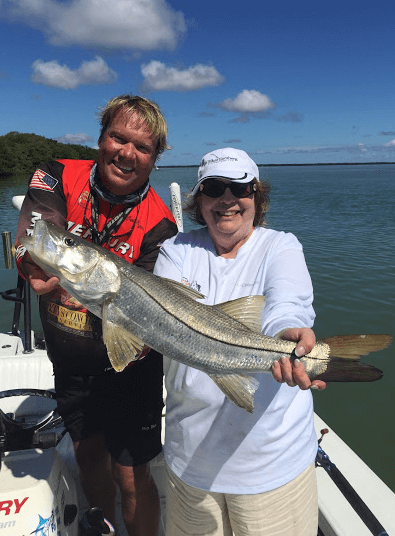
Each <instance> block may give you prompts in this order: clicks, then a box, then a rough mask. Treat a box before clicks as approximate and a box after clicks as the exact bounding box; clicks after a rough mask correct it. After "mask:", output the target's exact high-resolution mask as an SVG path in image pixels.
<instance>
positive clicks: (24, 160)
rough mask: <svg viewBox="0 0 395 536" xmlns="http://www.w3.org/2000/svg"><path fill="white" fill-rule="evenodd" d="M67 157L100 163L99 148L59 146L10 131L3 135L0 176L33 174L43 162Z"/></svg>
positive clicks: (0, 146) (47, 140) (0, 149)
mask: <svg viewBox="0 0 395 536" xmlns="http://www.w3.org/2000/svg"><path fill="white" fill-rule="evenodd" d="M64 158H73V159H80V160H96V158H97V149H92V148H91V147H86V146H84V145H74V144H65V143H59V142H57V141H56V140H51V139H48V138H45V137H44V136H38V135H37V134H22V133H20V132H9V133H8V134H6V135H5V136H0V176H1V175H3V176H5V175H16V174H19V173H33V171H34V170H35V168H36V167H37V166H38V165H39V164H40V163H42V162H47V161H49V160H59V159H64Z"/></svg>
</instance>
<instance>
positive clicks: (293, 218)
mask: <svg viewBox="0 0 395 536" xmlns="http://www.w3.org/2000/svg"><path fill="white" fill-rule="evenodd" d="M196 173H197V168H168V169H166V168H163V169H159V171H155V172H153V173H152V175H151V182H152V184H153V186H154V188H155V189H156V190H157V192H158V193H159V194H160V195H161V196H162V198H163V199H164V200H165V202H166V203H167V204H168V205H170V195H169V185H170V183H171V182H178V183H179V184H180V186H181V191H182V192H188V189H189V188H191V187H192V186H193V185H194V182H195V180H196ZM260 173H261V178H266V179H267V180H268V181H269V182H270V183H271V185H272V193H271V208H270V211H269V214H268V221H269V225H270V226H271V227H272V228H274V229H278V230H284V231H291V232H293V233H294V234H295V235H296V236H297V237H298V238H299V240H300V241H301V242H302V244H303V247H304V251H305V255H306V260H307V264H308V266H309V270H310V273H311V276H312V279H313V283H314V290H315V301H314V306H315V310H316V312H317V319H316V323H315V328H314V329H315V332H316V334H317V336H318V337H324V336H331V335H336V334H351V333H361V334H362V333H387V334H389V335H392V336H393V337H395V247H394V244H395V216H394V209H393V203H394V200H395V165H352V166H342V165H336V166H301V167H299V166H296V167H292V166H289V167H288V166H287V167H261V168H260ZM26 179H27V177H13V178H11V179H4V178H3V179H0V227H1V229H0V230H1V231H12V233H13V237H14V236H15V229H16V223H17V218H18V214H17V211H16V210H15V209H14V208H13V207H12V205H11V198H12V196H13V195H21V194H24V193H25V189H26V186H25V184H26ZM192 227H193V224H192V223H191V222H190V221H189V220H188V219H187V218H185V219H184V229H185V230H189V229H191V228H192ZM2 256H3V255H2V250H1V255H0V275H1V287H2V290H6V289H8V288H12V287H13V286H15V282H16V270H15V269H14V270H6V269H5V268H3V266H4V261H3V258H2ZM33 302H34V307H35V309H36V305H35V300H34V298H33ZM11 311H12V307H11V305H10V304H9V303H7V302H4V301H3V300H1V301H0V327H1V330H2V331H4V330H9V329H10V324H11V320H10V318H11V314H12V313H11ZM33 318H34V328H35V329H36V330H37V329H39V328H40V325H39V320H38V318H37V315H36V314H33ZM394 353H395V343H394V344H393V345H392V347H390V348H388V349H387V350H384V351H382V352H380V353H379V354H376V355H375V354H373V355H371V356H368V357H367V358H365V361H366V362H367V363H370V364H372V365H374V366H377V367H378V368H380V369H381V370H383V371H384V377H383V379H382V380H380V381H379V382H375V383H371V384H368V383H367V384H362V383H361V384H350V383H349V384H331V385H329V386H328V387H327V389H326V390H325V391H324V392H318V393H317V392H316V393H314V403H315V409H316V412H317V413H318V414H319V415H320V416H321V417H322V418H323V419H324V420H325V421H326V422H327V423H328V425H329V426H331V427H332V428H334V430H335V431H336V433H337V434H338V435H340V437H342V438H343V439H344V440H345V441H346V443H347V444H348V445H349V446H350V447H351V448H352V449H353V450H354V451H355V452H357V454H358V455H359V456H360V457H361V458H362V459H363V460H364V461H365V462H366V463H367V464H368V465H369V466H370V467H371V468H372V469H373V470H374V471H375V472H376V473H377V474H378V475H379V476H380V478H382V479H383V480H384V482H386V484H387V485H388V486H390V487H391V488H392V489H393V490H394V491H395V461H394V454H393V450H394V445H395V419H394V409H395V389H394V386H393V382H394V380H395V359H394V358H395V356H394ZM323 447H324V449H325V440H324V442H323ZM333 461H334V462H335V463H336V460H333Z"/></svg>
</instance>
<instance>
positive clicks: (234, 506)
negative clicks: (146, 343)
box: [154, 148, 325, 536]
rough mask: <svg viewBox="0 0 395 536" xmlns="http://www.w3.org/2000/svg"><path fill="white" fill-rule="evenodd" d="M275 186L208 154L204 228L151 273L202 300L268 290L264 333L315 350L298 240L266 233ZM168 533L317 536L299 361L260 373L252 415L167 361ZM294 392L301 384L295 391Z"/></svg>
mask: <svg viewBox="0 0 395 536" xmlns="http://www.w3.org/2000/svg"><path fill="white" fill-rule="evenodd" d="M268 193H269V187H268V185H267V184H264V183H261V182H259V171H258V167H257V165H256V164H255V163H254V162H253V160H252V159H251V158H250V157H249V156H248V155H247V153H245V152H244V151H240V150H237V149H232V148H225V149H220V150H216V151H213V152H212V153H209V154H207V155H205V156H204V157H203V160H202V162H201V165H200V167H199V171H198V180H197V184H196V186H195V187H194V189H193V191H192V199H191V201H190V203H189V205H188V207H187V212H188V213H189V215H190V216H191V218H192V219H193V220H194V221H195V222H197V223H199V224H202V225H204V227H203V228H202V229H199V230H196V231H191V232H190V233H187V234H182V233H179V234H178V235H177V236H176V237H173V238H171V239H169V240H167V241H166V242H165V243H164V244H163V246H162V248H161V250H160V254H159V257H158V260H157V263H156V266H155V270H154V273H156V274H158V275H160V276H162V277H168V278H171V279H174V280H176V281H180V282H183V283H184V284H186V285H189V286H191V287H192V288H194V289H196V290H198V291H199V292H201V293H202V294H203V295H204V296H205V299H204V303H206V304H208V305H213V304H216V303H220V302H224V301H227V300H233V299H236V298H240V297H242V296H247V295H253V294H264V295H265V296H266V304H265V309H264V314H263V318H262V331H263V333H264V334H266V335H269V336H277V337H282V338H286V339H288V340H293V341H296V342H297V346H296V353H297V355H298V356H299V357H301V356H302V355H304V354H305V353H308V352H309V351H310V350H311V349H312V347H313V346H314V344H315V336H314V332H313V331H312V330H311V329H310V327H311V326H312V325H313V320H314V317H315V314H314V311H313V308H312V301H313V289H312V284H311V279H310V276H309V273H308V270H307V267H306V264H305V260H304V256H303V251H302V247H301V245H300V243H299V242H298V241H297V239H296V238H295V237H294V236H293V235H292V234H286V233H282V232H277V231H273V230H270V229H266V228H264V227H262V224H264V220H265V214H266V211H267V209H268V207H269V197H268ZM165 374H166V388H167V411H166V443H165V457H166V461H167V465H168V493H167V532H166V534H167V535H168V536H181V535H185V536H191V535H192V534H193V535H197V534H201V535H226V536H228V535H231V534H232V531H233V533H234V534H235V535H236V536H239V535H240V536H241V535H247V534H248V535H249V536H250V535H259V536H263V535H270V536H272V535H274V534H276V535H279V536H291V535H293V536H313V535H314V536H315V535H316V534H317V524H318V523H317V517H318V507H317V491H316V482H315V472H314V459H315V454H316V451H317V438H316V434H315V431H314V425H313V403H312V396H311V393H310V391H309V388H318V389H323V388H324V387H325V383H324V382H322V381H314V382H310V380H309V378H308V377H307V375H306V373H305V372H304V367H303V365H302V363H301V362H300V361H299V360H296V361H295V362H294V363H293V364H291V363H290V361H289V360H288V359H284V360H283V361H282V362H280V363H275V364H274V365H273V369H272V376H271V375H269V374H257V375H256V377H257V379H258V380H259V388H258V390H257V392H256V394H255V408H254V412H253V413H252V414H248V413H247V412H246V411H245V410H243V409H241V408H239V407H237V406H236V405H235V404H233V402H231V401H230V400H229V399H228V398H227V397H225V395H224V394H223V393H222V391H220V390H219V389H218V387H217V386H216V385H215V384H214V382H213V381H212V380H211V379H210V378H209V377H208V376H207V375H206V374H205V373H203V372H201V371H198V370H196V369H193V368H190V367H188V366H186V365H183V364H180V363H178V362H175V361H172V360H170V359H167V358H165ZM296 385H298V387H296Z"/></svg>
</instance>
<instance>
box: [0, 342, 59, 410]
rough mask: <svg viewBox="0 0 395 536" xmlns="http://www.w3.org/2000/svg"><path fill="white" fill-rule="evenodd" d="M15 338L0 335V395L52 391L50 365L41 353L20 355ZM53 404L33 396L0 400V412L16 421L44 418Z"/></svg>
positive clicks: (20, 347) (40, 351) (20, 348)
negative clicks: (12, 391)
mask: <svg viewBox="0 0 395 536" xmlns="http://www.w3.org/2000/svg"><path fill="white" fill-rule="evenodd" d="M21 352H23V344H22V342H21V339H20V338H19V337H16V336H13V335H9V334H5V333H2V334H1V335H0V391H8V390H11V389H43V390H52V391H53V390H54V379H53V370H52V363H51V362H50V360H49V359H48V356H47V353H46V351H45V350H37V349H35V350H34V351H33V352H32V353H29V354H24V353H21ZM54 406H55V402H54V401H53V400H50V399H47V398H41V397H37V396H26V397H25V396H18V397H11V398H1V399H0V409H1V410H2V411H3V412H4V413H11V414H13V415H14V417H16V418H21V417H28V416H34V415H38V416H39V415H45V414H46V413H48V412H49V411H51V409H53V407H54Z"/></svg>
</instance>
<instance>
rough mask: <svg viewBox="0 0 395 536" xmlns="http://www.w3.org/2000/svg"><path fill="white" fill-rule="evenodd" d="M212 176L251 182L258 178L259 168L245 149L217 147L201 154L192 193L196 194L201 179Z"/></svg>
mask: <svg viewBox="0 0 395 536" xmlns="http://www.w3.org/2000/svg"><path fill="white" fill-rule="evenodd" d="M214 178H220V179H229V180H231V181H234V182H251V181H252V180H253V179H254V178H255V179H257V180H259V170H258V166H257V165H256V164H255V162H254V161H253V160H252V158H250V157H249V156H248V154H247V153H246V152H245V151H241V150H240V149H232V148H231V147H225V149H217V150H216V151H212V152H211V153H207V154H206V155H204V156H203V158H202V161H201V162H200V166H199V170H198V177H197V184H196V186H195V187H194V189H193V190H192V195H195V194H196V192H197V191H198V188H199V186H200V184H201V183H202V182H203V181H205V180H206V179H214Z"/></svg>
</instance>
